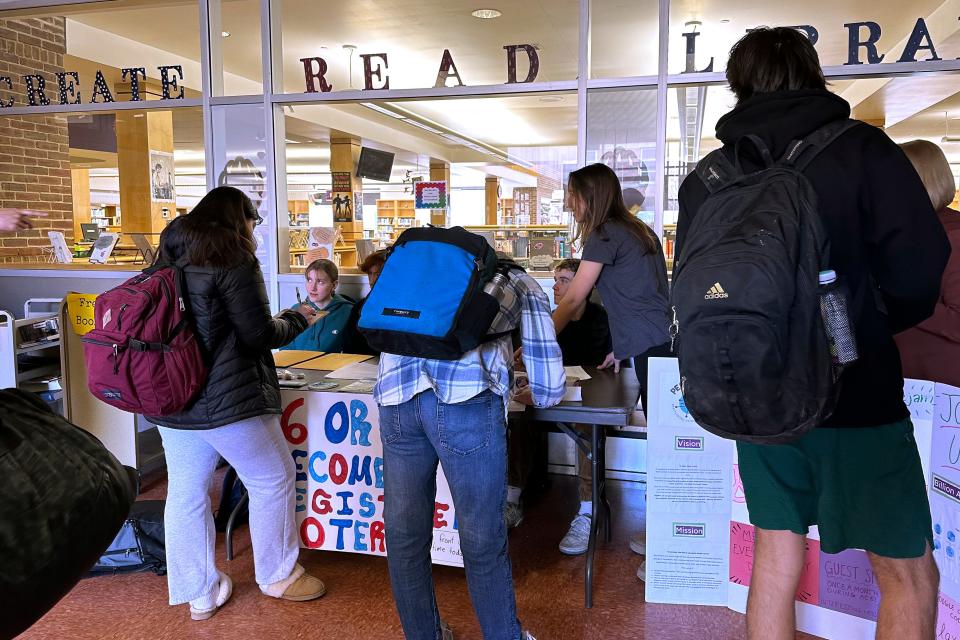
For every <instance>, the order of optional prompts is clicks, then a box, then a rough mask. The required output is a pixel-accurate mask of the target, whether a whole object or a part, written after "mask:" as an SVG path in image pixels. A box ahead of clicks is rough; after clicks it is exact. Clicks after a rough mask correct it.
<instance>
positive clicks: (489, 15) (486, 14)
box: [470, 9, 503, 20]
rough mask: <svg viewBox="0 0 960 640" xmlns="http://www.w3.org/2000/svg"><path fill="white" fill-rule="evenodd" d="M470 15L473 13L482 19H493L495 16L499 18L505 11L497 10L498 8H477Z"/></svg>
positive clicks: (475, 16)
mask: <svg viewBox="0 0 960 640" xmlns="http://www.w3.org/2000/svg"><path fill="white" fill-rule="evenodd" d="M470 15H472V16H473V17H474V18H480V19H481V20H492V19H494V18H499V17H500V16H502V15H503V13H502V12H500V11H497V10H496V9H477V10H476V11H474V12H473V13H471V14H470Z"/></svg>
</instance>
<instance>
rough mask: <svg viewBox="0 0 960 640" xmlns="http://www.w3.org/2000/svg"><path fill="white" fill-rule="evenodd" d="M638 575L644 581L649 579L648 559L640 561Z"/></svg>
mask: <svg viewBox="0 0 960 640" xmlns="http://www.w3.org/2000/svg"><path fill="white" fill-rule="evenodd" d="M637 577H638V578H640V580H642V581H643V582H646V581H647V561H646V560H644V561H643V562H641V563H640V568H639V569H637Z"/></svg>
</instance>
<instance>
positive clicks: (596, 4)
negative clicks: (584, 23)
mask: <svg viewBox="0 0 960 640" xmlns="http://www.w3.org/2000/svg"><path fill="white" fill-rule="evenodd" d="M659 11H660V6H659V2H657V1H656V0H639V1H638V0H591V2H590V34H591V35H590V47H591V51H590V53H591V55H590V64H591V69H590V75H591V77H593V78H617V77H624V76H648V75H656V74H657V57H658V56H659V28H658V15H659Z"/></svg>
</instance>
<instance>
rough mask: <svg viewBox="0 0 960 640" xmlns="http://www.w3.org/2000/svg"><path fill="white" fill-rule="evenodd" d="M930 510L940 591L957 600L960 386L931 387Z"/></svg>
mask: <svg viewBox="0 0 960 640" xmlns="http://www.w3.org/2000/svg"><path fill="white" fill-rule="evenodd" d="M934 395H935V401H934V407H933V448H932V453H931V462H930V473H931V482H930V512H931V515H932V516H933V557H934V559H936V561H937V566H938V567H939V568H940V593H941V594H943V595H946V596H947V597H948V598H950V599H951V600H953V601H960V388H957V387H951V386H950V385H947V384H940V383H937V384H936V385H935V387H934Z"/></svg>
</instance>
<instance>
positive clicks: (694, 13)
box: [669, 0, 960, 73]
mask: <svg viewBox="0 0 960 640" xmlns="http://www.w3.org/2000/svg"><path fill="white" fill-rule="evenodd" d="M941 5H942V3H941V2H939V0H916V1H914V2H910V3H908V4H906V5H905V4H904V3H902V2H895V1H894V0H883V1H881V2H873V1H871V2H867V1H866V0H854V1H853V2H831V1H828V0H814V2H813V3H810V2H805V3H756V2H750V1H748V0H732V1H724V2H715V1H709V0H708V1H706V2H704V1H703V0H675V1H674V2H671V3H670V62H669V70H670V73H683V72H685V71H689V70H698V71H702V70H704V69H706V68H707V66H708V65H709V63H710V59H711V58H713V61H714V70H715V71H723V70H724V68H725V67H726V63H727V57H728V55H729V51H730V47H731V46H733V44H734V43H735V42H736V41H737V40H738V39H739V38H740V37H742V36H743V35H744V34H746V32H747V30H748V29H752V28H755V27H758V26H763V25H766V26H801V25H807V26H812V27H813V28H814V29H815V30H816V34H817V42H816V47H817V52H818V53H819V55H820V61H821V63H822V64H823V65H824V66H832V65H843V64H847V63H848V62H850V56H849V41H850V32H851V31H852V30H854V28H853V27H851V29H847V28H846V27H844V25H846V24H853V23H858V22H859V23H863V22H873V23H875V24H876V25H877V26H876V27H874V32H873V36H871V31H870V28H869V27H866V26H864V27H861V28H860V30H859V37H860V41H864V42H866V41H868V40H870V39H871V38H872V37H874V36H875V42H876V53H877V55H883V56H885V57H884V59H883V62H896V61H898V60H899V59H900V58H901V57H902V56H903V54H904V50H905V48H906V45H907V41H908V39H909V37H910V35H911V33H912V32H913V30H914V28H915V27H916V25H917V20H918V19H920V18H923V20H924V23H923V25H922V26H923V27H925V28H926V30H927V31H928V32H929V34H930V38H931V41H932V43H933V46H934V48H935V49H936V52H937V54H938V55H939V57H941V58H943V59H944V60H952V59H954V58H956V57H957V56H958V55H960V37H958V35H960V23H958V22H957V16H956V12H955V11H949V10H946V9H945V7H946V5H942V6H941ZM694 32H696V33H697V34H699V35H697V36H696V37H695V38H693V37H692V36H691V37H685V36H684V34H690V33H694ZM918 33H920V32H918ZM691 38H692V39H693V40H695V43H696V44H695V57H694V58H692V59H689V60H688V55H687V42H688V40H689V39H691ZM922 44H924V45H926V44H928V42H927V41H926V40H924V41H923V43H922ZM858 54H859V60H860V61H861V62H868V61H869V59H868V55H867V50H866V49H865V48H859V49H858ZM915 57H916V59H917V60H928V59H930V58H931V52H930V51H929V50H924V49H921V50H919V52H917V55H916V56H915Z"/></svg>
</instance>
